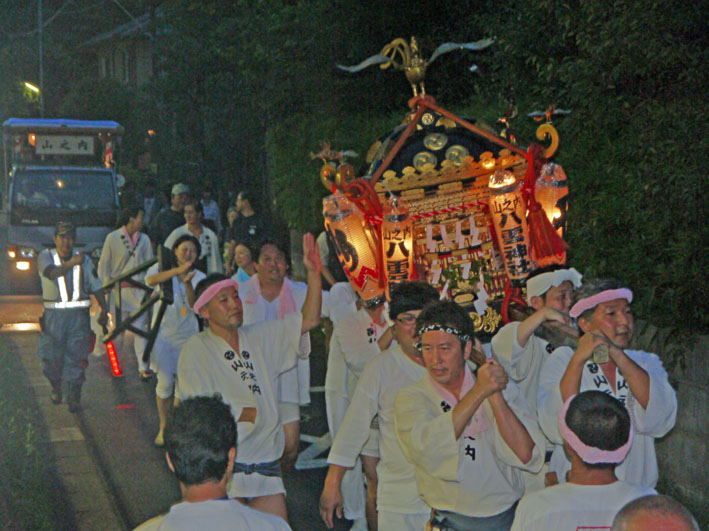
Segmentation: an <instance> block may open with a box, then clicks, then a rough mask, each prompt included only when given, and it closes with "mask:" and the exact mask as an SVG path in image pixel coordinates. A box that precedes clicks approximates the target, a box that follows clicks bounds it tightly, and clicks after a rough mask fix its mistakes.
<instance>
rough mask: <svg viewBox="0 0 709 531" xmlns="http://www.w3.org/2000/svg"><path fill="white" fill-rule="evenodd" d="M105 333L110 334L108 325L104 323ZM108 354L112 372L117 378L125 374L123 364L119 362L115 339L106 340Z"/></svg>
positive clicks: (105, 334)
mask: <svg viewBox="0 0 709 531" xmlns="http://www.w3.org/2000/svg"><path fill="white" fill-rule="evenodd" d="M102 328H103V335H104V336H107V335H108V327H107V326H106V325H102ZM106 354H108V361H109V363H110V364H111V372H113V376H115V377H116V378H118V377H120V376H123V371H122V370H121V366H120V365H119V364H118V356H116V347H114V346H113V341H106Z"/></svg>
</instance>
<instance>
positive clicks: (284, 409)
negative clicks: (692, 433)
mask: <svg viewBox="0 0 709 531" xmlns="http://www.w3.org/2000/svg"><path fill="white" fill-rule="evenodd" d="M171 192H172V194H171V201H170V204H169V205H166V206H165V207H164V208H162V209H160V210H157V209H155V208H154V201H155V199H154V198H153V197H146V198H145V200H144V202H143V203H142V204H138V205H135V206H129V207H127V208H126V209H125V210H124V211H123V215H122V218H121V220H120V227H119V228H118V229H117V230H116V231H114V232H112V233H111V234H109V236H108V237H107V239H106V243H105V245H104V247H103V252H102V255H101V258H100V260H99V264H98V268H97V273H95V272H94V270H93V265H92V263H91V261H90V260H89V259H88V258H87V257H84V256H83V255H82V254H81V253H75V252H74V249H73V243H74V234H75V232H74V227H73V226H72V225H71V224H68V223H60V224H58V225H57V227H56V231H55V244H56V248H55V249H49V250H46V251H44V252H43V253H42V254H41V255H40V257H39V265H40V276H41V278H42V289H43V298H44V301H45V303H44V304H45V311H44V316H43V319H42V321H43V322H42V336H41V339H40V344H39V354H40V357H41V359H42V366H43V371H44V374H45V376H46V377H47V378H48V379H49V381H50V384H51V386H52V401H53V402H54V403H56V404H59V403H61V402H62V381H65V382H66V383H67V388H68V401H69V407H70V410H71V411H78V410H79V409H80V395H81V383H82V382H83V379H84V368H85V366H86V359H87V356H88V352H89V345H88V344H87V340H86V337H87V336H88V333H87V332H88V331H89V330H90V328H89V327H90V324H89V317H88V315H89V314H88V310H89V305H90V302H89V295H90V294H93V295H95V296H96V298H97V300H98V301H99V304H100V306H101V313H100V315H99V321H100V322H101V323H106V322H107V319H108V312H109V311H111V310H112V311H113V312H115V311H116V307H115V297H114V294H111V293H103V290H102V289H101V285H103V284H106V283H107V282H109V281H110V280H112V279H115V278H118V277H119V276H120V275H121V274H123V273H125V272H126V271H130V270H131V269H133V268H135V267H136V266H137V265H139V264H140V263H144V262H145V261H147V260H149V259H150V258H151V257H152V256H153V253H154V250H155V246H156V245H157V244H160V245H163V246H165V247H167V248H168V249H169V250H170V251H171V253H172V258H171V264H169V266H165V267H163V270H162V271H161V270H160V269H159V268H158V265H157V264H156V265H154V266H153V267H152V268H150V269H149V270H148V271H146V272H144V273H143V274H142V277H141V278H140V280H142V281H144V282H145V284H146V285H147V286H150V287H157V286H158V285H160V284H162V283H166V282H170V283H171V284H172V292H173V295H174V297H173V299H174V300H173V303H172V304H170V305H169V306H168V308H167V309H166V311H165V314H164V316H163V318H162V323H161V326H160V328H159V332H158V336H157V339H156V342H155V346H154V348H153V351H152V353H151V356H150V362H149V364H148V363H147V362H145V361H144V360H143V352H144V348H145V344H144V342H143V341H142V340H140V338H136V340H135V341H134V352H135V355H136V357H137V360H138V369H139V376H140V378H142V379H144V380H145V381H148V380H149V379H151V378H152V377H153V374H154V373H156V374H157V385H156V403H157V411H158V416H159V419H160V423H159V425H160V428H159V432H158V433H157V434H156V437H155V444H156V445H157V446H161V447H163V446H164V447H165V450H166V458H167V463H168V466H169V467H170V469H171V470H172V471H173V472H174V473H175V476H176V478H177V480H178V482H179V484H180V487H181V492H182V497H183V501H182V502H181V503H179V504H177V505H175V506H173V507H172V508H171V509H170V511H169V513H167V514H166V515H161V516H159V517H157V518H155V519H153V520H150V521H149V522H146V523H145V524H144V525H143V526H141V527H140V529H143V530H152V529H196V528H198V527H201V528H205V529H289V527H288V511H287V508H286V497H285V496H286V491H285V486H284V483H283V480H282V475H283V471H284V470H288V469H289V468H290V467H292V466H293V464H294V462H295V459H296V457H297V452H298V445H299V442H300V429H299V425H300V407H301V406H303V405H306V404H308V402H309V400H310V366H309V355H310V350H311V348H310V341H309V334H308V332H309V331H310V330H311V329H313V328H315V327H316V326H319V325H320V323H321V321H322V320H323V319H326V320H327V321H328V322H331V323H332V328H331V330H330V333H329V334H328V342H329V345H328V358H327V375H326V381H325V399H326V409H327V421H328V426H329V431H330V435H331V438H332V446H331V450H330V452H329V456H328V463H329V468H328V473H327V477H326V479H325V482H324V485H323V490H322V494H321V497H320V506H319V510H320V515H321V516H322V519H323V521H324V523H325V524H326V526H327V527H332V526H333V525H334V522H335V518H336V517H339V518H343V517H344V518H346V519H348V520H351V521H352V529H355V530H358V529H381V530H383V531H388V530H403V529H410V530H423V529H436V530H467V529H472V530H477V529H481V530H487V529H515V530H518V529H519V530H527V529H540V530H541V529H591V528H593V529H611V528H612V529H619V530H625V529H628V530H635V529H665V528H667V529H669V528H670V527H663V526H665V525H669V524H665V523H663V522H674V523H673V524H672V525H674V526H675V527H671V529H698V527H697V524H696V521H695V520H694V519H693V517H692V515H691V514H690V513H688V512H687V511H686V509H684V508H683V507H682V506H681V505H679V504H678V503H677V502H675V501H674V500H672V499H671V498H669V497H667V496H661V495H658V494H657V492H656V491H655V490H654V488H655V486H656V483H657V481H658V467H657V459H656V456H655V446H654V444H655V439H657V438H659V437H662V436H664V435H665V434H667V433H668V432H669V431H670V430H671V429H672V427H673V426H674V423H675V418H676V414H677V400H676V396H675V392H674V390H673V388H672V386H671V385H670V384H669V381H668V377H667V373H666V372H665V370H664V368H663V366H662V363H661V361H660V360H659V358H658V357H657V356H656V355H655V354H652V353H648V352H644V351H640V350H633V349H631V348H630V345H631V339H632V337H633V329H634V328H633V314H632V309H631V302H632V299H633V294H632V292H631V290H630V289H629V288H628V287H627V286H625V285H623V284H622V283H620V282H619V281H617V280H615V279H584V278H583V277H582V275H581V274H580V273H579V272H578V271H576V270H575V269H574V268H566V267H555V268H547V269H540V270H538V271H536V272H535V273H533V274H532V276H530V278H529V279H528V280H527V301H528V303H529V307H530V309H531V313H530V315H529V316H528V317H527V318H526V319H524V320H523V321H520V322H512V323H509V324H507V325H505V326H504V327H502V328H501V329H500V330H499V331H498V332H497V334H496V335H495V336H494V337H493V338H492V341H491V343H488V344H481V342H480V341H479V340H478V339H477V338H476V335H475V328H474V324H473V321H472V319H471V318H470V316H469V314H468V313H467V311H466V310H464V309H463V308H462V307H460V306H459V305H457V304H455V303H454V302H450V301H441V300H439V293H438V291H437V290H436V289H435V288H434V287H432V286H430V285H428V284H425V283H423V282H416V281H404V282H401V283H398V284H396V285H394V286H392V287H391V290H390V294H389V300H388V301H387V300H385V299H384V298H383V297H376V298H374V299H370V300H360V299H359V297H358V296H357V295H356V294H355V292H354V290H353V289H352V288H351V287H350V285H349V284H348V283H347V282H342V280H343V277H342V271H339V270H338V269H340V268H338V267H337V265H336V264H334V263H333V261H332V260H330V259H329V258H328V254H329V255H330V257H331V256H332V248H331V245H330V244H329V243H328V241H327V237H326V236H323V235H321V236H320V237H319V238H318V243H319V245H318V243H316V241H315V239H314V238H313V236H312V235H309V234H307V235H305V236H304V238H303V244H302V245H303V264H304V266H305V271H306V282H295V281H293V280H291V279H290V278H289V270H290V264H289V258H288V255H289V253H288V248H287V247H286V246H285V245H284V243H283V242H281V241H279V240H278V239H276V238H273V237H272V235H271V234H269V230H268V224H267V223H266V220H265V218H264V217H263V216H261V215H259V214H258V213H257V212H256V211H255V210H254V208H253V206H252V204H251V201H250V200H249V198H248V196H247V195H246V194H245V193H240V194H239V195H238V197H237V199H236V202H235V205H234V206H233V207H230V208H229V210H228V211H227V215H226V222H225V223H223V224H222V221H224V220H222V219H221V214H220V212H219V209H218V207H217V206H216V203H215V202H214V200H213V199H212V198H211V195H210V194H209V193H208V192H206V193H204V194H203V195H202V199H201V200H198V199H196V198H194V197H191V196H190V195H189V192H190V190H189V188H188V187H187V186H185V185H183V184H180V183H178V184H176V185H174V186H173V187H172V190H171ZM145 227H147V231H146V230H145ZM146 232H147V233H146ZM328 250H329V253H328ZM323 280H324V281H325V283H326V286H327V287H328V288H329V289H327V290H323ZM121 290H122V294H121V301H122V302H121V310H122V311H123V312H126V313H127V314H130V312H132V311H134V310H135V309H136V308H137V307H138V306H139V305H140V302H141V301H140V293H141V290H139V289H136V288H135V287H134V286H133V285H132V284H130V283H127V284H125V285H122V286H121ZM106 299H108V301H107V300H106ZM145 323H146V321H145V320H143V321H139V322H136V326H145ZM559 326H564V327H567V328H576V329H577V331H578V336H579V337H578V341H577V342H576V343H575V346H573V347H569V346H559V345H556V344H555V343H554V342H553V341H550V339H549V338H550V337H554V336H553V335H552V336H550V335H549V332H548V330H550V329H551V330H553V329H554V328H555V327H559ZM117 345H118V350H119V353H120V355H125V352H124V350H126V349H125V348H124V342H123V341H119V342H117Z"/></svg>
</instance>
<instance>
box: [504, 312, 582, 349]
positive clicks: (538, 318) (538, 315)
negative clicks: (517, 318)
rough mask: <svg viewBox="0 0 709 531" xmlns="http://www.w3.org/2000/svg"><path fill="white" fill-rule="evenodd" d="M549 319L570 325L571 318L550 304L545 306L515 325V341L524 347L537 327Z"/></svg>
mask: <svg viewBox="0 0 709 531" xmlns="http://www.w3.org/2000/svg"><path fill="white" fill-rule="evenodd" d="M550 321H551V322H557V323H561V324H565V325H568V326H571V318H570V317H569V316H568V315H565V314H563V313H561V312H560V311H559V310H555V309H554V308H552V307H550V306H545V307H544V308H542V309H540V310H537V311H536V312H534V313H533V314H532V315H530V316H529V317H527V318H526V319H525V320H524V321H522V322H521V323H520V324H519V326H518V327H517V343H518V344H519V346H520V347H525V346H526V345H527V342H528V341H529V338H530V337H532V334H534V332H535V331H536V330H537V328H539V327H540V326H542V325H543V324H544V323H546V322H550Z"/></svg>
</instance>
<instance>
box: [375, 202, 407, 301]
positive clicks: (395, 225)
mask: <svg viewBox="0 0 709 531" xmlns="http://www.w3.org/2000/svg"><path fill="white" fill-rule="evenodd" d="M413 229H414V222H413V218H411V215H410V213H409V208H408V206H407V205H406V203H405V202H404V201H403V200H402V199H398V198H396V197H394V198H392V199H389V200H388V201H387V202H386V204H385V205H384V221H383V223H382V253H383V263H384V271H385V272H386V277H387V298H389V290H390V289H391V286H392V285H394V284H396V283H397V282H401V281H402V280H408V279H410V278H411V274H412V272H413V265H414V232H413Z"/></svg>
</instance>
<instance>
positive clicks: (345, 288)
mask: <svg viewBox="0 0 709 531" xmlns="http://www.w3.org/2000/svg"><path fill="white" fill-rule="evenodd" d="M323 263H325V262H323ZM329 293H330V297H329V299H330V303H329V308H330V310H329V313H330V315H329V317H330V320H331V321H332V323H333V324H337V323H339V322H340V321H342V320H343V319H346V318H347V317H349V316H350V315H352V314H353V313H355V312H356V311H357V294H356V293H355V290H354V289H353V288H352V286H351V285H350V283H349V282H338V283H336V284H335V285H334V286H332V287H331V288H330V292H329Z"/></svg>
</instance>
